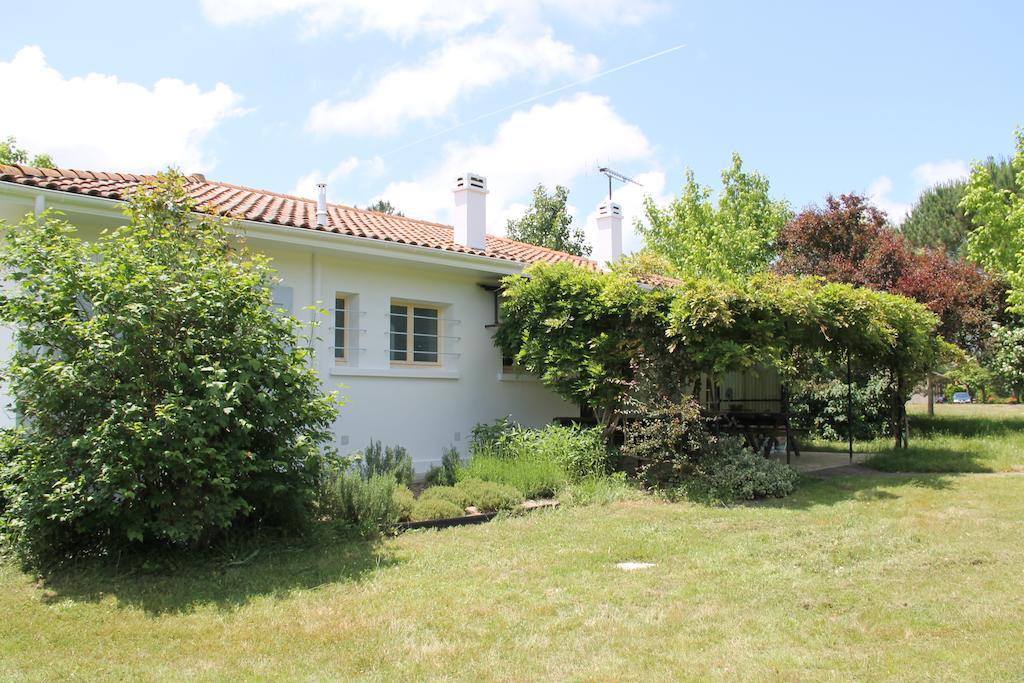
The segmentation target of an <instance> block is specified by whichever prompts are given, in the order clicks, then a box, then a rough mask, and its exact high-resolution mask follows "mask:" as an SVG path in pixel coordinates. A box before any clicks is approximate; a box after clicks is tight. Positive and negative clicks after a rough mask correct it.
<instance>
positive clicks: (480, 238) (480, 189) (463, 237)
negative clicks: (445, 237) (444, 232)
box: [452, 173, 487, 251]
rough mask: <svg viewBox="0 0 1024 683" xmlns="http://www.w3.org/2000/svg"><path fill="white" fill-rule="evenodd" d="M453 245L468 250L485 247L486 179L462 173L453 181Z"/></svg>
mask: <svg viewBox="0 0 1024 683" xmlns="http://www.w3.org/2000/svg"><path fill="white" fill-rule="evenodd" d="M453 191H454V192H455V215H454V216H453V218H452V224H453V225H454V226H455V243H456V244H461V245H462V246H464V247H469V248H470V249H480V250H481V251H482V250H484V249H486V247H487V178H484V177H483V176H482V175H478V174H476V173H463V174H462V175H460V176H459V177H458V178H456V179H455V187H454V188H453Z"/></svg>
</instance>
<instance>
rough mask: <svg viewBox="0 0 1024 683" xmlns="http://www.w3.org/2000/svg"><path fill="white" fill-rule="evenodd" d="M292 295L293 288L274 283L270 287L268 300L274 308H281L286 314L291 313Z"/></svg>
mask: <svg viewBox="0 0 1024 683" xmlns="http://www.w3.org/2000/svg"><path fill="white" fill-rule="evenodd" d="M293 296H294V290H293V289H292V288H291V287H286V286H284V285H274V286H273V287H271V288H270V301H271V303H272V304H273V306H274V308H280V309H283V310H284V312H285V313H287V314H288V315H291V312H292V298H293Z"/></svg>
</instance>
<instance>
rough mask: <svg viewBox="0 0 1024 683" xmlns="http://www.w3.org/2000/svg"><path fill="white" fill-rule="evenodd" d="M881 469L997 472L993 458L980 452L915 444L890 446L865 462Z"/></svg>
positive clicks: (891, 470)
mask: <svg viewBox="0 0 1024 683" xmlns="http://www.w3.org/2000/svg"><path fill="white" fill-rule="evenodd" d="M864 464H865V466H867V467H870V468H871V469H875V470H880V471H882V472H938V473H943V472H945V473H953V472H966V473H978V472H995V471H996V470H995V469H994V468H993V467H992V463H991V461H990V460H988V459H986V458H984V457H982V455H981V454H980V453H977V452H971V451H968V450H964V449H957V448H945V447H942V446H915V445H911V446H910V448H904V449H901V450H889V451H886V452H884V453H879V454H878V455H876V456H874V457H871V458H868V459H867V461H866V462H865V463H864Z"/></svg>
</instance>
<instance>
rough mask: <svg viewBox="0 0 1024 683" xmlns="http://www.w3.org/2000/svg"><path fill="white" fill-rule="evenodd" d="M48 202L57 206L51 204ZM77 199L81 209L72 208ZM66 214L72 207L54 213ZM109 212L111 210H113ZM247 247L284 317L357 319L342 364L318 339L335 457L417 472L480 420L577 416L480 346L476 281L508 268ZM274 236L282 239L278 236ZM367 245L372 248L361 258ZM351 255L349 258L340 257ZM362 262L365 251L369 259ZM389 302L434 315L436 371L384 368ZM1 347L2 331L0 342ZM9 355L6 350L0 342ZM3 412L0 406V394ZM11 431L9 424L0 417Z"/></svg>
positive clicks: (485, 308)
mask: <svg viewBox="0 0 1024 683" xmlns="http://www.w3.org/2000/svg"><path fill="white" fill-rule="evenodd" d="M49 201H50V204H51V205H53V204H58V205H59V202H60V201H61V198H59V197H56V198H52V197H51V198H50V199H49ZM78 201H81V200H80V199H79V200H78ZM61 208H64V209H65V210H68V209H69V208H71V207H61ZM113 208H114V210H116V205H114V207H113ZM30 209H31V205H30V204H26V203H24V202H22V201H21V200H20V198H18V200H17V201H15V200H14V199H12V198H10V197H6V196H4V195H2V194H0V218H3V219H7V220H11V219H12V218H13V219H17V218H18V217H20V216H21V215H23V214H24V212H25V211H28V210H30ZM68 217H69V219H70V220H71V221H72V222H73V223H75V224H76V225H79V224H81V225H82V226H83V235H84V236H86V237H88V236H91V235H94V234H96V232H97V231H98V230H99V229H101V228H102V227H104V226H114V225H117V224H119V222H121V219H119V218H118V217H116V215H109V216H102V215H99V214H98V213H97V214H89V213H85V212H78V211H70V210H69V211H68ZM249 228H250V229H248V230H247V231H246V232H247V238H248V241H249V244H250V246H252V247H253V248H255V249H258V250H259V251H262V252H264V253H266V254H267V255H268V256H270V257H271V258H272V259H273V264H274V267H275V268H276V269H277V270H278V273H279V274H280V277H281V279H282V283H281V284H282V286H284V287H288V288H290V289H291V300H292V313H293V314H294V315H295V316H296V317H298V318H299V319H302V320H309V319H310V317H311V315H312V313H311V312H309V311H306V310H304V309H305V307H307V306H310V305H312V304H313V303H314V302H316V301H319V302H320V305H321V306H322V307H323V308H325V309H328V311H332V309H333V302H334V296H335V294H336V293H343V294H346V295H348V296H349V302H350V306H352V307H353V308H354V309H355V310H356V311H357V313H355V314H354V315H352V316H351V319H350V321H349V323H348V324H347V326H348V327H354V328H357V329H358V332H355V331H350V338H349V344H348V345H349V359H348V361H347V362H346V363H345V364H342V365H336V364H335V362H334V358H333V353H332V352H331V345H332V341H331V340H332V338H333V332H332V327H331V325H332V324H333V312H329V313H328V315H327V316H324V317H323V319H322V326H321V328H320V329H319V331H318V333H319V336H320V337H321V338H322V339H321V341H319V342H318V353H317V359H316V363H317V369H318V371H319V373H320V375H321V378H322V380H323V383H324V386H325V388H326V389H328V390H331V391H335V390H336V391H338V393H339V394H340V395H341V396H343V397H344V398H345V399H346V401H347V403H346V405H344V406H343V407H342V408H341V411H340V413H339V416H338V419H337V421H336V424H335V428H334V431H335V445H336V446H337V447H338V448H339V450H340V451H341V452H343V453H347V452H351V451H356V450H360V449H362V448H364V447H365V446H366V445H367V444H368V443H369V442H370V440H371V439H373V440H380V441H382V442H383V443H384V444H396V445H402V446H405V447H406V448H408V449H409V451H410V453H411V454H412V456H413V460H414V463H415V465H416V470H417V472H420V473H422V472H424V471H426V469H428V468H429V467H430V465H432V464H435V463H437V462H439V461H440V458H441V454H442V451H443V450H444V449H445V448H446V447H448V446H455V447H456V448H458V449H459V450H460V451H461V452H462V453H464V454H465V453H466V452H467V449H468V445H469V437H470V431H471V430H472V428H473V426H474V425H476V424H478V423H481V422H491V421H493V420H495V419H497V418H499V417H502V416H504V415H512V417H513V418H514V419H515V420H516V421H518V422H520V423H522V424H525V425H530V426H541V425H543V424H546V423H549V422H551V420H552V419H553V418H555V417H567V416H573V415H578V414H579V409H578V407H576V406H574V405H573V404H571V403H569V402H566V401H564V400H562V399H560V398H559V397H558V396H556V395H555V394H553V393H552V392H550V391H548V390H547V389H545V388H544V387H543V386H542V385H541V384H539V383H538V382H537V381H535V380H533V379H529V378H515V379H513V378H508V377H503V376H502V374H501V354H500V352H499V351H498V349H496V348H495V347H494V345H493V343H492V341H491V335H492V331H493V330H492V329H489V328H487V327H485V326H486V325H487V324H489V323H492V322H493V321H494V298H493V294H491V293H490V292H487V291H485V290H484V289H482V288H481V287H480V286H479V284H480V283H495V282H497V280H498V278H499V277H500V275H501V273H502V271H503V270H505V271H507V270H508V268H509V264H508V263H503V264H502V263H495V264H494V265H493V266H492V265H490V264H488V260H487V259H475V260H473V261H469V260H467V259H465V258H464V257H448V256H447V255H446V254H445V253H444V252H440V251H437V250H420V251H422V252H423V255H422V256H421V255H420V254H419V253H418V252H416V251H414V250H412V251H411V250H405V251H402V250H400V248H398V247H396V246H395V245H382V244H381V243H380V242H379V241H376V240H361V241H353V240H347V241H346V240H340V239H339V238H338V237H336V236H333V235H324V234H319V235H311V234H309V233H310V231H307V230H301V229H291V230H294V233H296V234H295V238H296V239H295V240H294V241H291V240H290V239H289V238H290V236H291V233H289V232H288V230H289V229H273V230H268V232H273V234H272V235H270V234H267V235H264V234H263V232H262V230H261V229H260V228H259V226H249ZM282 235H283V236H284V237H282ZM368 243H372V244H369V246H370V247H372V248H371V249H365V248H363V247H365V246H366V245H367V244H368ZM350 245H353V246H351V248H349V246H350ZM368 252H371V253H368ZM392 299H401V300H404V301H412V302H423V303H430V304H435V305H437V306H439V307H440V308H441V309H442V313H441V316H442V318H443V319H444V320H445V321H446V322H444V323H443V325H442V332H441V334H442V335H443V336H444V337H445V339H444V340H443V348H442V351H443V354H444V355H442V360H441V366H440V367H422V368H398V367H392V366H391V363H390V360H389V356H388V353H387V349H388V344H389V334H388V332H389V321H390V319H389V312H390V304H391V300H392ZM0 334H6V335H7V337H6V338H5V337H0V343H4V342H5V341H6V340H7V339H9V334H10V333H9V331H5V332H0ZM4 349H5V352H6V353H9V341H6V343H4ZM0 401H3V403H4V404H5V405H6V404H9V402H10V401H9V398H8V397H6V396H0ZM0 422H4V423H6V424H10V423H12V422H13V415H11V414H9V413H8V414H7V415H3V416H0Z"/></svg>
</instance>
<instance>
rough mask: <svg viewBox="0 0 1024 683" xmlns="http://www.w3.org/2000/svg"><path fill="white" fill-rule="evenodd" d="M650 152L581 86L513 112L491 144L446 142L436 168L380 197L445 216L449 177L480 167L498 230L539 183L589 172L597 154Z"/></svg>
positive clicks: (629, 157)
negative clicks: (574, 91) (563, 96)
mask: <svg viewBox="0 0 1024 683" xmlns="http://www.w3.org/2000/svg"><path fill="white" fill-rule="evenodd" d="M651 156H652V149H651V145H650V143H649V142H648V140H647V138H646V137H645V136H644V134H643V132H642V131H641V130H640V129H639V128H637V127H636V126H634V125H632V124H630V123H628V122H626V121H625V120H623V119H622V117H620V116H619V115H618V114H617V113H616V112H615V111H614V110H613V109H612V107H611V105H610V103H609V101H608V98H606V97H599V96H597V95H592V94H590V93H580V94H578V95H576V96H574V97H572V98H569V99H565V100H561V101H559V102H556V103H555V104H552V105H535V106H534V107H532V108H530V109H529V110H526V111H519V112H516V113H514V114H513V115H512V116H511V117H509V118H508V120H506V121H505V122H503V123H502V124H501V125H500V126H499V127H498V130H497V132H496V134H495V137H494V139H493V140H492V141H491V142H489V143H486V144H476V145H466V144H461V143H451V144H448V145H446V146H445V148H444V152H443V157H442V159H441V161H440V163H439V164H438V165H437V166H436V167H434V168H433V169H431V170H429V171H428V172H426V173H424V174H423V175H421V176H419V177H417V178H414V179H411V180H405V181H398V182H393V183H391V184H390V185H388V186H387V187H386V188H385V189H384V191H383V192H382V193H381V194H380V195H379V196H380V197H385V198H387V199H388V200H389V201H391V203H392V204H394V205H395V206H398V207H400V208H401V209H402V211H404V212H405V214H406V215H408V216H414V217H417V218H428V219H434V220H439V221H442V222H450V218H451V206H452V198H451V186H452V181H453V180H454V178H455V176H456V175H457V174H458V173H465V172H467V171H469V172H474V173H481V174H483V175H485V176H486V177H487V184H488V189H489V190H490V195H489V196H488V198H487V216H488V220H487V223H488V228H489V229H488V232H491V233H494V234H504V231H505V223H506V221H507V220H508V219H509V218H512V217H515V216H517V215H518V214H519V213H521V211H522V208H523V202H524V201H525V200H528V198H529V195H530V192H531V191H532V189H533V188H534V186H536V185H537V183H543V184H545V185H547V186H548V187H549V188H550V187H552V186H554V185H556V184H559V183H561V184H563V185H567V184H569V183H570V182H571V181H572V179H574V178H577V177H579V176H580V175H582V174H583V173H586V172H590V173H594V171H595V166H596V160H597V159H614V160H615V163H617V164H627V163H634V162H647V161H649V160H650V158H651ZM595 176H596V174H595ZM594 182H595V183H602V184H603V182H604V177H603V176H596V177H595V178H594ZM641 182H643V181H641ZM638 189H639V188H638ZM617 197H618V195H617ZM637 204H639V202H637ZM625 206H626V205H625V204H624V208H625ZM629 210H630V211H632V210H633V207H632V206H630V207H629Z"/></svg>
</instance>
